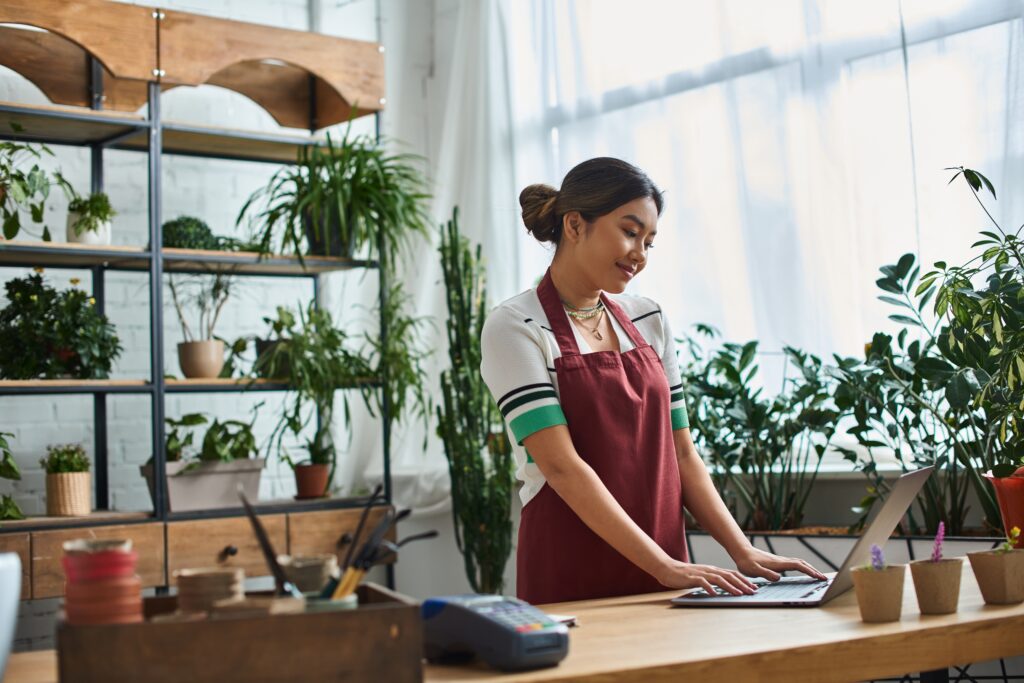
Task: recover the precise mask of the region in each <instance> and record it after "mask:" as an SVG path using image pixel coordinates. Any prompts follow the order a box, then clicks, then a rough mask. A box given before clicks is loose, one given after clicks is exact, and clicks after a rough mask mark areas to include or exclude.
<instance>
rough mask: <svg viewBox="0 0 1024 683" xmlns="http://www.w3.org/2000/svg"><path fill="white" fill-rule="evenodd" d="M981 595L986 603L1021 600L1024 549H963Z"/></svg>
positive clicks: (1015, 602) (1023, 586)
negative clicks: (1006, 550)
mask: <svg viewBox="0 0 1024 683" xmlns="http://www.w3.org/2000/svg"><path fill="white" fill-rule="evenodd" d="M967 559H969V560H970V561H971V569H973V570H974V578H975V579H977V581H978V588H980V589H981V597H983V598H984V599H985V602H986V603H987V604H989V605H1015V604H1017V603H1018V602H1024V550H1011V551H1010V552H1008V553H1000V552H997V551H995V550H986V551H983V552H977V553H967Z"/></svg>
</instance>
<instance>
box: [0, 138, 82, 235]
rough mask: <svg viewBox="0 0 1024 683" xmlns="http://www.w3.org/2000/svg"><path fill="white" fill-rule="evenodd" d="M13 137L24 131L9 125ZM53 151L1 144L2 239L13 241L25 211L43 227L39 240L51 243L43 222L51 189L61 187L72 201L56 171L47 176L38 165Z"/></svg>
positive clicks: (0, 220)
mask: <svg viewBox="0 0 1024 683" xmlns="http://www.w3.org/2000/svg"><path fill="white" fill-rule="evenodd" d="M11 129H12V131H13V132H14V133H15V134H18V133H21V132H22V131H23V130H24V129H23V128H22V127H21V126H20V125H18V124H16V123H11ZM52 156H53V152H51V151H50V149H49V148H48V147H46V146H45V145H36V144H32V143H22V142H9V141H0V223H2V224H3V236H4V238H6V239H9V240H13V239H14V238H15V237H17V236H18V233H19V232H20V231H21V230H22V229H24V226H23V225H22V216H21V214H22V212H24V211H27V212H28V214H29V216H30V217H31V219H32V222H33V223H35V224H38V225H41V226H42V229H43V230H42V235H41V237H42V239H43V241H45V242H49V241H50V240H51V234H50V228H49V227H48V226H46V225H45V224H44V223H43V220H44V212H45V209H46V200H47V199H48V198H49V196H50V190H51V188H53V186H55V185H56V186H57V187H60V188H61V189H62V190H63V191H64V193H65V195H66V196H67V197H68V198H69V199H71V198H72V197H73V196H74V191H73V190H72V189H71V185H69V184H68V182H67V181H66V180H65V179H64V176H62V175H61V174H60V172H59V171H57V172H54V173H47V172H46V171H45V170H44V169H42V168H41V167H40V166H39V163H38V162H39V161H41V160H42V159H43V158H44V157H52Z"/></svg>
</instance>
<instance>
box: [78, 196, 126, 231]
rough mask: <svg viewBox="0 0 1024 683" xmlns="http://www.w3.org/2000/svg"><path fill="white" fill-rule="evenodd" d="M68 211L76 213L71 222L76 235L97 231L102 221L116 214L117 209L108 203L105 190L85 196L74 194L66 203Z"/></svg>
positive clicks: (104, 221)
mask: <svg viewBox="0 0 1024 683" xmlns="http://www.w3.org/2000/svg"><path fill="white" fill-rule="evenodd" d="M68 213H73V214H77V218H76V219H75V221H74V223H72V229H73V230H74V231H75V234H76V235H82V234H84V233H87V232H99V230H100V228H101V227H103V224H104V223H107V222H108V221H110V219H112V218H113V217H114V216H116V215H117V211H114V207H112V206H111V205H110V197H108V196H107V194H106V193H105V192H94V193H93V194H90V195H88V196H86V197H81V196H79V195H77V194H76V195H75V196H74V198H73V199H72V200H71V201H70V202H69V203H68Z"/></svg>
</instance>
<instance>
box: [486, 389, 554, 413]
mask: <svg viewBox="0 0 1024 683" xmlns="http://www.w3.org/2000/svg"><path fill="white" fill-rule="evenodd" d="M540 387H551V388H552V389H553V388H554V387H555V385H554V384H552V383H551V382H540V383H538V384H526V385H524V386H521V387H517V388H515V389H513V390H512V391H510V392H508V393H507V394H505V395H504V396H502V397H501V398H499V399H498V408H499V409H501V404H502V403H504V402H505V401H507V400H508V399H509V398H511V397H513V396H515V395H516V394H520V393H522V392H524V391H526V390H527V389H539V388H540Z"/></svg>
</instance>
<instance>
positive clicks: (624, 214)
mask: <svg viewBox="0 0 1024 683" xmlns="http://www.w3.org/2000/svg"><path fill="white" fill-rule="evenodd" d="M573 221H576V223H577V225H578V226H579V229H578V233H577V232H574V234H573V235H572V236H571V237H570V240H571V241H572V242H573V243H574V244H575V249H574V257H575V258H574V260H576V262H577V265H578V266H579V267H580V269H581V270H582V273H583V275H584V276H585V277H586V278H587V279H588V280H589V282H588V284H589V285H590V286H591V287H593V288H594V289H600V290H604V291H606V292H611V293H613V294H618V293H620V292H622V291H623V290H624V289H625V288H626V285H627V284H629V281H630V280H632V279H633V278H634V277H636V276H637V275H639V274H640V271H641V270H643V269H644V267H645V266H646V265H647V253H648V250H649V249H650V248H651V245H652V244H653V243H654V236H655V235H656V234H657V233H658V208H657V206H656V205H655V204H654V200H653V199H651V198H650V197H642V198H640V199H634V200H633V201H631V202H627V203H626V204H623V205H622V206H620V207H619V208H617V209H615V210H614V211H612V212H611V213H609V214H606V215H604V216H601V217H600V218H598V219H597V220H596V221H594V223H593V226H592V227H591V228H590V229H589V230H588V229H587V227H586V225H585V224H584V223H583V221H582V219H581V218H580V216H579V214H578V213H576V212H570V213H569V214H566V225H565V231H564V232H563V234H568V233H570V232H572V231H573V230H574V229H573V228H572V222H573Z"/></svg>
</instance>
